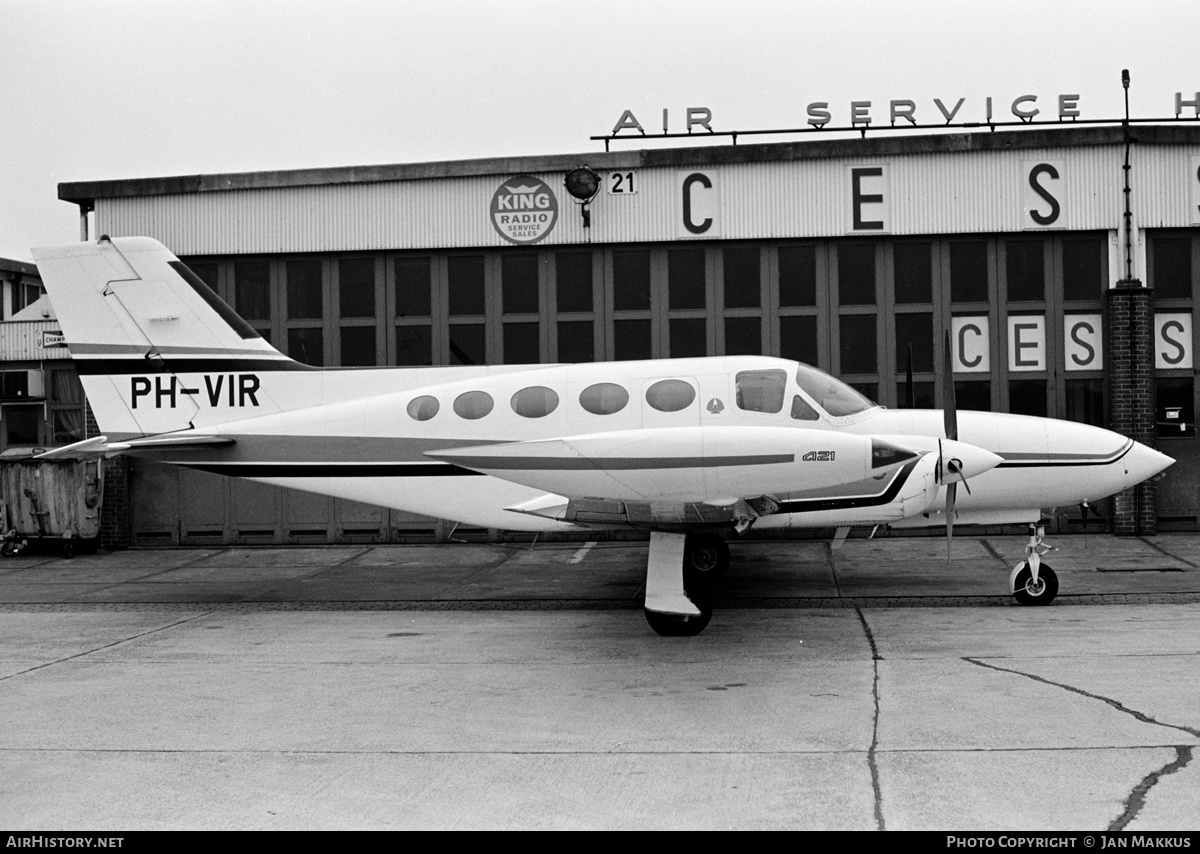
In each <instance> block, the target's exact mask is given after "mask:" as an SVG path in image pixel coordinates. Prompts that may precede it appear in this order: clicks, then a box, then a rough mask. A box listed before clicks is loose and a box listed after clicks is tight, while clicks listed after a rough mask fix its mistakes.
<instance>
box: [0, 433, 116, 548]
mask: <svg viewBox="0 0 1200 854" xmlns="http://www.w3.org/2000/svg"><path fill="white" fill-rule="evenodd" d="M42 451H43V449H41V448H36V449H33V448H12V449H10V450H7V451H5V452H4V453H3V454H0V510H2V511H3V512H0V539H2V540H3V547H2V548H0V551H2V552H3V554H4V555H6V556H7V555H9V554H13V553H15V552H16V551H18V550H19V549H20V548H22V547H23V546H24V544H25V543H26V542H28V541H31V540H32V541H41V542H45V541H50V540H60V541H61V544H62V551H63V554H64V555H65V556H67V557H70V556H71V554H72V553H73V552H74V549H75V544H76V541H78V540H95V539H96V538H97V537H99V536H100V504H101V501H102V497H103V495H104V483H103V480H104V467H103V464H102V461H101V460H99V459H50V460H37V459H33V457H34V455H35V454H39V453H41V452H42Z"/></svg>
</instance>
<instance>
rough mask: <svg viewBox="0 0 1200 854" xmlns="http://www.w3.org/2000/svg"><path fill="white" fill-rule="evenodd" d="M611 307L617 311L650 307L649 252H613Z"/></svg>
mask: <svg viewBox="0 0 1200 854" xmlns="http://www.w3.org/2000/svg"><path fill="white" fill-rule="evenodd" d="M612 261H613V271H612V277H613V308H615V309H616V310H617V311H624V310H626V309H632V310H638V309H649V308H650V253H649V252H646V251H644V250H638V251H629V252H614V253H613V254H612Z"/></svg>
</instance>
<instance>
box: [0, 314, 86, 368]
mask: <svg viewBox="0 0 1200 854" xmlns="http://www.w3.org/2000/svg"><path fill="white" fill-rule="evenodd" d="M0 328H2V329H3V330H4V331H3V333H0V362H30V361H32V362H40V361H43V360H45V361H49V360H52V359H64V360H65V359H67V358H69V355H68V353H67V349H66V347H43V346H42V333H43V332H52V333H55V334H56V335H61V334H62V330H61V329H60V328H59V325H58V321H57V320H15V321H10V322H8V323H5V324H4V325H3V326H2V327H0Z"/></svg>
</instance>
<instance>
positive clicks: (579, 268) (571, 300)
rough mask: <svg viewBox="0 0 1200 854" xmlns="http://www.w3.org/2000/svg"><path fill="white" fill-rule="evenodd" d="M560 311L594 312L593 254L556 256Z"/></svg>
mask: <svg viewBox="0 0 1200 854" xmlns="http://www.w3.org/2000/svg"><path fill="white" fill-rule="evenodd" d="M554 271H555V272H554V277H555V287H556V290H557V296H558V310H559V312H564V311H591V310H592V253H591V252H558V253H556V254H555V256H554Z"/></svg>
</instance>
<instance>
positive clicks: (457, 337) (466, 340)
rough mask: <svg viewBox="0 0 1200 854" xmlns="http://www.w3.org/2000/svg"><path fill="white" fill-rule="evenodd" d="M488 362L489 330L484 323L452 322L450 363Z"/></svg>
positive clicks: (479, 363)
mask: <svg viewBox="0 0 1200 854" xmlns="http://www.w3.org/2000/svg"><path fill="white" fill-rule="evenodd" d="M486 363H487V330H486V328H485V327H484V325H483V324H482V323H451V324H450V364H452V365H483V364H486Z"/></svg>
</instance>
